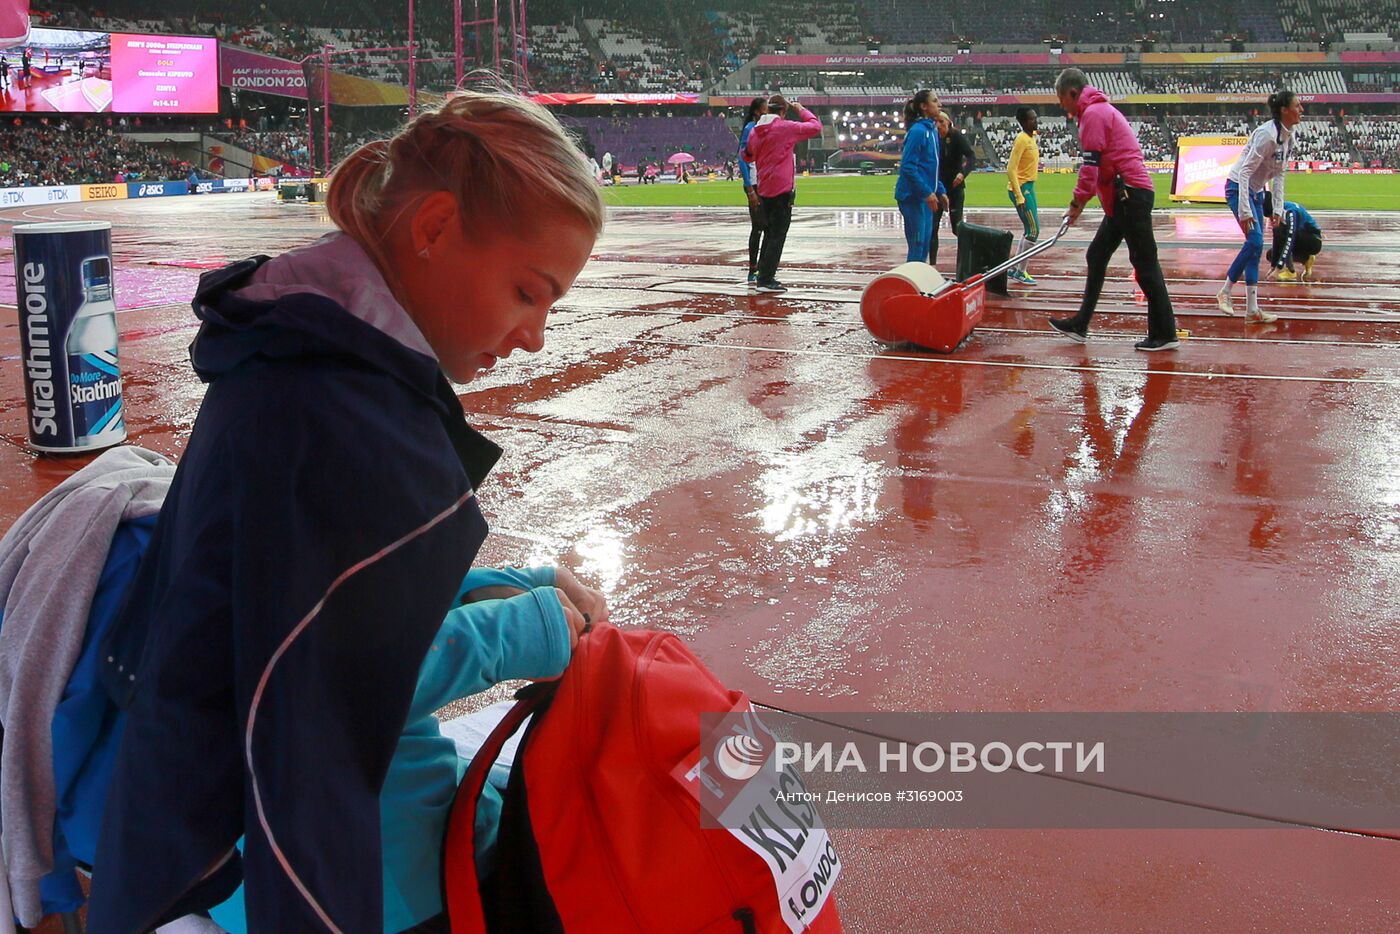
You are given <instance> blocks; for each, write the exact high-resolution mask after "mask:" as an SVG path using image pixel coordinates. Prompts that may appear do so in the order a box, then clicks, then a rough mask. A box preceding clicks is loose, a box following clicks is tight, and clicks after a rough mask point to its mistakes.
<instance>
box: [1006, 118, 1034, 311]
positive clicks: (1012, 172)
mask: <svg viewBox="0 0 1400 934" xmlns="http://www.w3.org/2000/svg"><path fill="white" fill-rule="evenodd" d="M1036 120H1037V117H1036V113H1035V110H1034V109H1033V108H1031V107H1018V108H1016V122H1018V123H1020V124H1021V132H1020V133H1018V134H1017V135H1016V142H1015V143H1014V144H1013V145H1012V146H1011V158H1010V159H1008V160H1007V161H1006V179H1007V185H1006V194H1007V196H1008V197H1010V198H1011V203H1012V204H1014V205H1016V214H1017V215H1018V216H1019V217H1020V218H1021V227H1022V229H1023V231H1024V236H1023V237H1022V238H1021V241H1020V243H1018V244H1017V246H1016V255H1017V256H1020V255H1021V254H1022V253H1024V252H1025V251H1026V250H1029V249H1030V248H1031V247H1032V246H1034V245H1035V242H1036V240H1038V239H1040V216H1039V215H1038V214H1037V213H1036V205H1035V177H1036V175H1038V174H1040V147H1039V146H1038V145H1037V144H1036V133H1035V128H1036ZM1028 262H1029V260H1027V261H1026V262H1023V263H1021V264H1020V265H1018V266H1016V267H1014V268H1013V269H1012V270H1011V272H1009V273H1007V275H1008V276H1009V277H1010V278H1012V279H1015V280H1016V281H1017V282H1020V283H1021V284H1023V285H1035V280H1034V279H1032V278H1031V276H1030V273H1028V272H1026V263H1028Z"/></svg>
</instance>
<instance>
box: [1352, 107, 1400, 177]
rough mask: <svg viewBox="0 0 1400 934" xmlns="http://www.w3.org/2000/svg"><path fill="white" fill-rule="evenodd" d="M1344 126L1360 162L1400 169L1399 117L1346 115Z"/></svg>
mask: <svg viewBox="0 0 1400 934" xmlns="http://www.w3.org/2000/svg"><path fill="white" fill-rule="evenodd" d="M1344 123H1345V128H1346V132H1347V135H1348V137H1349V139H1350V140H1351V143H1352V145H1353V147H1354V148H1355V150H1356V153H1357V155H1358V156H1359V157H1360V159H1361V162H1362V164H1364V165H1367V166H1376V167H1381V168H1390V169H1400V117H1374V116H1361V117H1355V116H1353V117H1347V118H1346V119H1345V121H1344Z"/></svg>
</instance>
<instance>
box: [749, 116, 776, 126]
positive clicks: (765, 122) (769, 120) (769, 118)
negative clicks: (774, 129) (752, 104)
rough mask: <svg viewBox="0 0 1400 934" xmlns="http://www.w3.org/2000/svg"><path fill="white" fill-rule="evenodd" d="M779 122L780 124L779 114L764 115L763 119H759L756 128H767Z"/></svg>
mask: <svg viewBox="0 0 1400 934" xmlns="http://www.w3.org/2000/svg"><path fill="white" fill-rule="evenodd" d="M777 122H778V115H777V114H764V115H763V116H761V117H759V118H758V121H757V122H756V123H755V124H754V126H755V127H760V126H767V125H768V124H770V123H777Z"/></svg>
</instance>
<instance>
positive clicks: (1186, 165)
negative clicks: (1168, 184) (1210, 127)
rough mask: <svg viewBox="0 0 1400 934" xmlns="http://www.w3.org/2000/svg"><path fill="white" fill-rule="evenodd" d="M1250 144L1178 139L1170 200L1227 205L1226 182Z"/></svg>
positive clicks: (1231, 138) (1224, 138) (1239, 140)
mask: <svg viewBox="0 0 1400 934" xmlns="http://www.w3.org/2000/svg"><path fill="white" fill-rule="evenodd" d="M1248 142H1249V140H1248V139H1246V138H1245V137H1243V136H1182V137H1179V138H1178V139H1177V141H1176V166H1175V167H1174V168H1173V169H1172V193H1171V200H1173V201H1202V202H1208V203H1215V204H1224V203H1225V178H1226V176H1228V175H1229V174H1230V169H1231V168H1232V167H1233V166H1234V164H1235V162H1236V161H1237V160H1238V159H1239V157H1240V153H1242V152H1244V147H1245V144H1246V143H1248Z"/></svg>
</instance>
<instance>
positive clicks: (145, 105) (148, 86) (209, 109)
mask: <svg viewBox="0 0 1400 934" xmlns="http://www.w3.org/2000/svg"><path fill="white" fill-rule="evenodd" d="M0 52H3V54H4V55H5V57H6V59H7V60H8V62H9V64H10V69H11V86H10V94H9V95H7V96H6V97H4V98H3V99H0V112H3V111H11V112H30V113H34V112H39V113H45V112H47V113H118V114H214V113H218V112H219V40H218V39H216V38H214V37H213V36H161V35H140V34H134V33H120V32H116V33H108V32H96V31H82V30H75V29H31V30H30V31H29V37H28V39H27V40H26V41H25V43H24V44H23V45H21V46H15V47H12V48H8V49H4V50H0ZM26 53H27V56H28V60H29V75H30V77H29V81H28V82H27V83H26V82H23V81H22V80H21V74H22V72H21V69H22V62H23V61H24V57H25V55H26Z"/></svg>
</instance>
